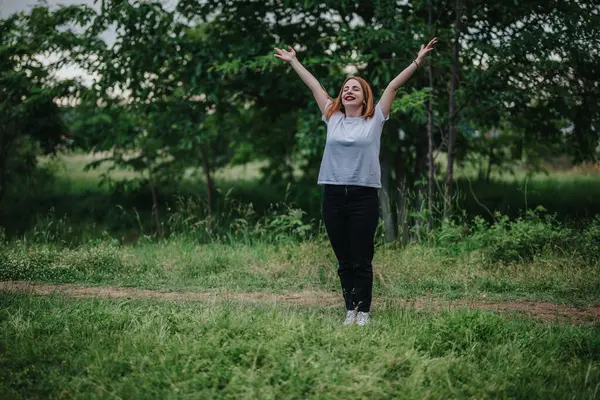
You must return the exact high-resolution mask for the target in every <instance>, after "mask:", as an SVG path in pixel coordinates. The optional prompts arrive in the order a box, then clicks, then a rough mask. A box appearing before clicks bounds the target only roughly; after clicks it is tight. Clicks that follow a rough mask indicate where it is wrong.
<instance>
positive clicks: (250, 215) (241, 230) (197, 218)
mask: <svg viewBox="0 0 600 400" xmlns="http://www.w3.org/2000/svg"><path fill="white" fill-rule="evenodd" d="M166 227H167V229H168V230H169V232H170V233H171V234H172V235H185V236H191V237H193V238H195V239H196V240H199V241H200V242H202V243H208V242H225V243H232V244H233V243H248V244H250V243H253V242H264V243H282V242H292V243H293V242H298V241H303V240H306V239H309V238H311V237H312V236H313V234H314V229H315V228H314V223H313V222H311V221H307V220H306V213H305V212H304V211H302V210H301V209H299V208H296V207H293V206H291V205H289V204H271V206H270V207H269V208H268V209H267V210H266V211H265V212H264V214H258V213H257V212H256V211H255V209H254V207H253V205H252V203H249V204H245V205H244V204H242V203H240V202H239V201H238V200H235V199H233V198H231V197H230V196H229V194H227V195H226V196H225V201H224V203H223V205H222V209H221V210H220V211H219V212H217V213H213V214H210V213H209V212H208V207H207V204H206V201H203V200H202V199H194V198H181V197H180V198H178V199H177V201H176V202H175V204H174V205H173V207H172V208H169V210H168V216H167V222H166Z"/></svg>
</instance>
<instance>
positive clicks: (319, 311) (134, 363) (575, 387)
mask: <svg viewBox="0 0 600 400" xmlns="http://www.w3.org/2000/svg"><path fill="white" fill-rule="evenodd" d="M0 303H2V308H1V311H0V354H1V358H0V395H1V396H2V397H3V398H12V399H20V398H65V397H67V398H85V399H90V398H157V399H158V398H160V399H168V398H211V399H212V398H214V399H221V398H222V399H228V398H260V399H273V398H278V399H298V398H332V399H334V398H347V397H353V398H369V399H384V398H405V399H422V398H431V399H443V398H467V397H468V398H521V399H535V398H540V399H545V398H552V399H572V398H578V399H595V398H597V396H598V395H599V394H600V331H599V328H598V327H573V326H561V325H547V324H541V323H537V322H533V321H532V320H528V319H522V318H518V317H515V318H508V319H507V318H504V317H500V316H497V315H493V314H489V313H485V312H467V311H458V312H453V313H448V312H441V313H435V314H431V313H426V312H417V311H414V310H402V309H401V310H398V309H394V308H393V307H391V306H387V307H382V308H381V310H380V311H379V312H378V313H377V314H376V315H374V317H373V319H372V323H371V325H370V326H367V327H365V328H358V327H343V326H341V324H340V320H341V318H342V316H341V314H342V313H343V312H342V311H341V310H339V309H331V308H320V307H311V308H303V307H297V306H282V305H264V304H263V305H256V304H254V305H252V304H245V303H235V302H227V301H223V302H213V303H210V302H209V303H193V302H180V303H174V302H161V301H150V300H119V301H110V300H100V299H88V300H74V299H68V298H63V297H58V296H52V297H49V298H39V297H35V296H30V295H6V294H0Z"/></svg>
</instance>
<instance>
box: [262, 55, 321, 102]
mask: <svg viewBox="0 0 600 400" xmlns="http://www.w3.org/2000/svg"><path fill="white" fill-rule="evenodd" d="M288 48H289V51H286V50H281V49H278V48H275V51H276V52H277V54H274V56H275V57H277V58H280V59H282V60H283V61H285V62H287V63H288V64H290V65H291V66H292V68H293V69H294V71H296V73H297V74H298V76H299V77H300V79H302V81H303V82H304V83H306V86H308V87H309V88H310V90H311V91H312V94H313V96H314V97H315V100H316V101H317V104H318V105H319V109H320V110H321V114H325V105H327V100H328V99H329V96H328V95H327V92H326V91H325V89H323V87H322V86H321V84H320V83H319V81H318V80H317V78H315V77H314V76H313V74H311V73H310V72H308V70H307V69H306V68H304V65H302V64H301V63H300V61H298V59H297V58H296V51H295V50H294V49H292V48H291V47H288Z"/></svg>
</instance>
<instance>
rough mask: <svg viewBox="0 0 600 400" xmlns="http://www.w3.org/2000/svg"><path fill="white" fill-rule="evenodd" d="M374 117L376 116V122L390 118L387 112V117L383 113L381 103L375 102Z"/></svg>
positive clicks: (382, 121)
mask: <svg viewBox="0 0 600 400" xmlns="http://www.w3.org/2000/svg"><path fill="white" fill-rule="evenodd" d="M375 118H377V121H378V122H380V123H381V124H383V123H385V121H387V120H388V119H390V114H389V113H388V115H387V117H386V116H385V115H383V110H382V109H381V104H379V103H377V105H376V106H375Z"/></svg>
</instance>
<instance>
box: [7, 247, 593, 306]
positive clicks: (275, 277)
mask: <svg viewBox="0 0 600 400" xmlns="http://www.w3.org/2000/svg"><path fill="white" fill-rule="evenodd" d="M2 250H3V251H2V252H0V261H2V265H1V266H0V280H26V281H33V282H50V283H73V282H74V283H82V284H88V285H115V286H125V287H137V288H144V289H161V290H176V291H188V290H197V291H234V292H256V291H263V292H284V291H302V290H316V291H322V292H336V293H337V291H338V287H339V282H338V277H337V274H336V261H335V257H334V254H333V251H332V250H331V249H330V245H329V243H328V242H327V241H326V240H324V239H323V238H322V237H320V238H315V239H313V240H309V241H305V242H302V243H294V242H288V243H281V244H269V243H260V242H255V243H251V244H239V243H237V244H220V243H212V244H205V245H199V244H198V243H196V242H195V241H193V240H190V239H189V238H186V237H177V238H172V239H170V240H165V241H162V242H160V243H155V242H146V243H139V244H137V245H135V246H118V245H115V244H111V243H105V242H100V243H97V244H88V245H84V246H80V247H77V248H73V249H69V248H61V247H60V246H55V245H41V244H26V243H22V242H21V243H19V242H14V243H12V244H9V245H6V246H5V247H4V248H3V249H2ZM373 264H374V271H375V283H374V284H375V289H374V291H375V295H376V296H380V297H383V298H417V297H422V296H423V295H424V294H425V293H429V294H430V295H432V296H439V297H442V298H446V299H456V298H465V297H466V298H482V297H486V298H489V299H503V300H513V299H528V300H535V301H549V302H556V303H564V304H570V305H576V306H584V305H599V304H600V291H599V290H598V288H599V287H600V265H599V264H598V263H595V264H591V263H587V262H586V261H585V260H583V259H578V258H577V257H573V256H572V255H565V256H562V257H561V256H557V255H555V254H551V253H545V254H541V255H539V256H536V257H534V258H533V259H532V260H529V261H516V262H512V263H501V262H494V263H488V262H486V261H485V260H484V259H483V258H482V254H481V251H478V250H475V251H473V252H466V253H463V254H458V255H452V254H447V253H444V252H441V251H440V249H439V248H435V247H433V248H432V247H427V246H423V245H413V246H410V247H408V248H405V249H396V248H393V247H386V246H384V247H380V248H378V249H377V251H376V254H375V259H374V262H373Z"/></svg>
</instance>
